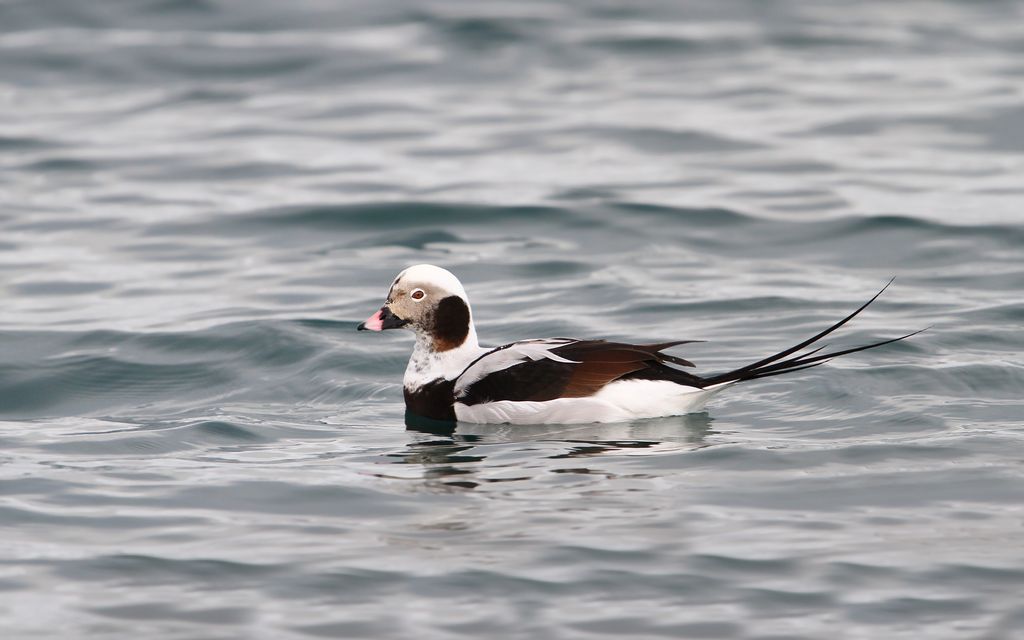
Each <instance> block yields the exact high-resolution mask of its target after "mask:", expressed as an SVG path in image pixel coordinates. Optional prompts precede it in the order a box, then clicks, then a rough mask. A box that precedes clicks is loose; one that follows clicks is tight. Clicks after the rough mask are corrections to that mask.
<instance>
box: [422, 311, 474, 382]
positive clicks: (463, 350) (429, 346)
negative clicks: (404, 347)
mask: <svg viewBox="0 0 1024 640" xmlns="http://www.w3.org/2000/svg"><path fill="white" fill-rule="evenodd" d="M484 351H485V349H483V348H482V347H481V346H480V343H479V342H478V341H477V337H476V327H474V326H473V323H472V322H470V324H469V331H468V332H467V333H466V339H465V340H463V341H462V343H461V344H460V345H458V346H457V347H452V348H450V349H445V350H443V351H438V350H437V340H435V339H434V337H433V336H431V335H430V334H428V333H421V332H417V333H416V346H415V347H413V350H412V356H411V357H410V358H409V366H408V367H406V368H405V378H404V380H403V383H404V386H405V388H406V389H407V390H413V389H418V388H420V387H422V386H423V385H424V384H428V383H430V382H434V381H437V380H454V379H455V377H456V376H458V375H459V374H460V373H462V372H463V371H464V370H465V369H466V367H468V366H469V365H470V363H471V362H473V361H474V360H476V359H477V358H478V357H479V356H480V354H482V353H483V352H484Z"/></svg>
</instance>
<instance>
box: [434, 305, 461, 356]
mask: <svg viewBox="0 0 1024 640" xmlns="http://www.w3.org/2000/svg"><path fill="white" fill-rule="evenodd" d="M431 333H432V334H433V337H434V351H448V350H449V349H454V348H456V347H458V346H459V345H461V344H462V343H463V342H465V341H466V336H467V335H469V307H467V306H466V303H465V302H464V301H463V300H462V298H460V297H458V296H448V297H447V298H445V299H444V300H441V302H439V303H438V304H437V311H435V312H434V326H433V331H432V332H431Z"/></svg>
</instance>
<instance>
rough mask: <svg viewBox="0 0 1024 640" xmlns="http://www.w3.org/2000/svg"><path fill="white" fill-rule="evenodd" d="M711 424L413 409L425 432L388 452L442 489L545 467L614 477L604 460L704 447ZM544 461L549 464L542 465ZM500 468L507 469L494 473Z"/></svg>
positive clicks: (532, 474) (697, 418)
mask: <svg viewBox="0 0 1024 640" xmlns="http://www.w3.org/2000/svg"><path fill="white" fill-rule="evenodd" d="M712 422H714V420H713V419H712V418H711V417H710V416H708V414H707V413H691V414H688V415H685V416H674V417H668V418H659V419H650V420H638V421H636V422H633V423H619V424H612V425H609V424H581V425H514V426H512V425H510V426H506V427H500V426H499V427H495V426H494V425H475V424H466V423H462V424H456V423H454V422H442V421H439V420H424V419H422V418H419V417H418V416H416V415H414V414H409V413H407V414H406V426H407V427H408V429H409V431H414V432H418V433H419V434H424V435H423V436H420V435H417V436H414V438H415V441H413V442H410V443H409V444H408V445H407V446H406V447H405V448H404V449H402V450H400V451H396V452H393V453H389V454H388V457H389V458H392V459H393V460H394V462H396V463H398V464H402V465H413V466H416V467H420V468H421V469H422V473H423V476H422V477H423V479H424V480H427V481H428V484H431V485H433V486H436V487H437V488H440V489H443V490H449V489H450V488H452V487H455V488H461V489H473V488H476V487H478V486H480V485H481V484H487V483H494V482H512V481H520V480H530V479H533V478H537V477H539V475H543V474H544V473H547V472H551V473H560V474H583V475H598V476H605V477H614V476H616V475H619V471H615V470H614V468H608V467H606V465H605V464H603V463H602V462H600V460H601V459H603V458H605V457H606V456H611V457H613V458H621V457H622V456H658V455H664V454H669V455H671V454H677V453H680V452H685V451H696V450H698V449H703V448H705V447H708V446H710V443H708V442H706V441H705V438H707V437H708V436H710V435H713V434H716V433H717V432H716V431H714V430H712V429H711V423H712ZM438 436H440V437H438ZM510 445H511V447H510ZM517 455H518V456H522V458H521V461H520V462H517V463H515V464H512V465H509V457H510V456H517ZM492 456H495V457H496V459H497V460H498V462H495V460H494V459H491V457H492ZM541 459H547V460H550V461H551V462H550V463H538V460H541ZM588 460H589V462H588ZM510 466H511V467H512V468H514V469H516V473H514V474H513V475H511V476H510V475H508V474H507V473H505V471H506V470H507V468H508V467H510ZM495 470H501V473H499V474H498V475H497V476H496V477H491V472H493V471H495ZM530 470H532V471H530ZM620 471H621V470H620ZM524 474H525V475H524ZM382 475H385V476H387V474H382ZM405 475H406V474H398V476H397V477H404V476H405ZM387 477H391V476H387Z"/></svg>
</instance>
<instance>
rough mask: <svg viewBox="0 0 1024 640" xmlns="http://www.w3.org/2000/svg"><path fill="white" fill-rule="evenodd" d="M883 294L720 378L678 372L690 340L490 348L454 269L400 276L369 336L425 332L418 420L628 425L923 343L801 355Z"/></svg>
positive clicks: (408, 379) (411, 397) (418, 355)
mask: <svg viewBox="0 0 1024 640" xmlns="http://www.w3.org/2000/svg"><path fill="white" fill-rule="evenodd" d="M886 287H888V285H886ZM882 291H885V289H884V288H883V289H882ZM882 291H879V292H878V293H877V294H875V296H874V297H873V298H871V300H868V301H867V302H866V303H864V304H863V305H862V306H861V307H860V308H859V309H857V310H856V311H854V312H853V313H851V314H850V315H848V316H847V317H845V318H843V319H842V320H840V321H839V322H837V323H836V324H834V325H832V326H831V327H829V328H828V329H825V330H824V331H822V332H821V333H819V334H817V335H815V336H814V337H812V338H810V339H809V340H805V341H804V342H801V343H800V344H798V345H796V346H794V347H791V348H789V349H786V350H785V351H781V352H779V353H777V354H775V355H772V356H769V357H767V358H764V359H762V360H759V361H757V362H754V363H752V364H749V365H747V366H745V367H740V368H739V369H735V370H733V371H729V372H726V373H722V374H717V375H710V376H698V375H695V374H692V373H689V372H686V371H683V370H682V369H679V368H677V367H673V366H670V365H678V366H684V367H692V366H693V364H692V363H691V362H689V361H687V360H684V359H682V358H679V357H676V356H672V355H668V354H666V353H663V352H664V350H665V349H668V348H669V347H673V346H676V345H680V344H685V343H687V342H692V341H690V340H680V341H675V342H665V343H659V344H626V343H620V342H606V341H604V340H573V339H570V338H547V339H539V340H522V341H519V342H513V343H511V344H507V345H503V346H500V347H497V348H494V349H487V348H483V347H481V346H480V345H479V343H478V342H477V337H476V328H475V327H474V326H473V317H472V312H471V311H470V307H469V300H468V298H467V296H466V291H465V289H464V288H463V287H462V283H460V282H459V280H458V278H456V277H455V276H454V275H453V274H452V273H450V272H449V271H446V270H445V269H442V268H440V267H435V266H433V265H426V264H422V265H416V266H414V267H409V268H408V269H406V270H405V271H403V272H402V273H400V274H398V277H397V278H395V281H394V282H393V283H392V284H391V290H390V291H389V292H388V297H387V301H386V302H385V304H384V306H383V307H381V309H380V311H378V312H377V313H375V314H373V315H372V316H370V318H368V319H367V320H366V322H364V323H362V324H360V325H359V329H360V330H369V331H382V330H384V329H397V328H399V327H404V328H408V329H411V330H412V331H413V332H414V333H415V334H416V346H415V347H414V349H413V352H412V357H411V358H410V359H409V366H408V367H407V368H406V370H405V380H404V386H405V404H406V409H407V410H408V411H409V412H411V413H413V414H415V415H418V416H421V417H424V418H430V419H433V420H442V421H454V420H459V421H461V422H474V423H487V424H493V423H512V424H573V423H587V422H622V421H629V420H635V419H638V418H656V417H663V416H672V415H680V414H685V413H692V412H695V411H700V410H701V409H702V408H703V407H704V404H705V403H706V402H707V401H708V399H710V398H711V396H713V395H714V394H716V393H717V392H719V391H721V390H722V389H724V388H726V387H728V386H731V385H733V384H735V383H737V382H742V381H744V380H756V379H758V378H765V377H768V376H774V375H778V374H781V373H789V372H791V371H799V370H801V369H806V368H808V367H813V366H816V365H818V364H821V363H822V362H824V361H825V360H827V359H829V358H834V357H836V356H841V355H844V354H847V353H854V352H856V351H863V350H865V349H871V348H874V347H879V346H882V345H884V344H889V343H892V342H896V341H897V340H902V339H904V338H907V337H909V336H911V335H914V334H913V333H912V334H908V335H905V336H901V337H899V338H892V339H889V340H884V341H881V342H875V343H872V344H867V345H862V346H859V347H853V348H850V349H843V350H841V351H833V352H829V353H824V354H822V353H819V352H820V351H821V349H822V348H823V347H819V348H817V349H814V350H811V351H809V352H806V353H804V354H802V355H794V354H796V353H797V352H798V351H800V350H802V349H804V348H806V347H808V346H810V345H811V344H813V343H815V342H817V341H818V340H820V339H821V338H823V337H825V336H826V335H828V334H830V333H832V332H833V331H835V330H836V329H838V328H839V327H841V326H843V325H844V324H846V323H847V322H849V321H850V320H851V319H853V317H854V316H856V315H857V314H858V313H860V312H861V311H863V310H864V309H865V308H866V307H867V306H868V305H869V304H871V303H872V302H873V301H874V300H875V298H877V297H878V296H879V295H881V293H882Z"/></svg>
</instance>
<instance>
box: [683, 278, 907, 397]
mask: <svg viewBox="0 0 1024 640" xmlns="http://www.w3.org/2000/svg"><path fill="white" fill-rule="evenodd" d="M893 280H895V278H893V279H892V280H889V282H888V283H886V285H885V286H884V287H882V289H881V290H880V291H879V292H878V293H876V294H875V295H874V296H872V298H871V299H870V300H868V301H867V302H865V303H864V304H862V305H861V306H860V307H859V308H858V309H857V310H856V311H854V312H853V313H851V314H850V315H848V316H846V317H845V318H843V319H842V320H840V321H839V322H837V323H835V324H833V325H832V326H831V327H829V328H827V329H825V330H824V331H822V332H820V333H818V334H817V335H815V336H813V337H811V338H809V339H807V340H804V341H803V342H801V343H800V344H798V345H796V346H793V347H790V348H789V349H786V350H785V351H780V352H778V353H776V354H774V355H771V356H768V357H767V358H764V359H762V360H758V361H757V362H754V363H752V364H748V365H747V366H745V367H740V368H739V369H734V370H733V371H728V372H726V373H721V374H718V375H714V376H708V377H705V378H703V380H702V382H703V386H705V387H707V386H710V385H715V384H721V383H724V382H737V381H740V380H757V379H758V378H767V377H769V376H777V375H779V374H783V373H792V372H794V371H801V370H803V369H810V368H811V367H816V366H818V365H821V364H825V362H827V361H828V360H830V359H832V358H837V357H839V356H844V355H846V354H849V353H856V352H858V351H865V350H867V349H874V348H875V347H881V346H883V345H887V344H892V343H893V342H899V341H900V340H906V339H907V338H909V337H911V336H915V335H917V334H919V333H921V332H922V331H925V329H919V330H918V331H914V332H912V333H908V334H906V335H904V336H900V337H898V338H890V339H888V340H881V341H879V342H873V343H871V344H865V345H861V346H859V347H851V348H849V349H842V350H840V351H829V352H826V353H820V352H821V351H822V350H823V349H825V347H826V346H828V345H824V346H821V347H818V348H817V349H813V350H811V351H809V352H807V353H804V354H801V355H797V356H794V357H792V358H790V357H789V356H792V355H793V354H794V353H796V352H798V351H800V350H801V349H804V348H806V347H808V346H810V345H812V344H814V343H815V342H817V341H818V340H821V339H822V338H824V337H825V336H827V335H829V334H830V333H832V332H833V331H835V330H836V329H839V328H840V327H842V326H843V325H845V324H846V323H847V322H849V321H850V320H853V319H854V318H855V317H857V315H858V314H860V312H861V311H864V309H866V308H867V307H868V305H870V304H871V303H872V302H874V301H875V300H876V299H877V298H878V296H880V295H882V292H884V291H885V290H886V289H888V288H889V285H891V284H892V282H893ZM816 354H817V355H816Z"/></svg>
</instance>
